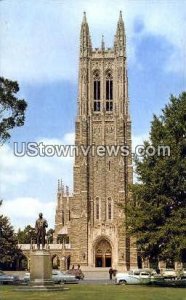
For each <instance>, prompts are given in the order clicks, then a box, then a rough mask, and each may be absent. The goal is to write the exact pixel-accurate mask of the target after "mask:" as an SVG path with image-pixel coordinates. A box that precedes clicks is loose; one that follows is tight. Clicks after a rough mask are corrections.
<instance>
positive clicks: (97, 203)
mask: <svg viewBox="0 0 186 300" xmlns="http://www.w3.org/2000/svg"><path fill="white" fill-rule="evenodd" d="M96 219H97V220H99V198H98V197H97V198H96Z"/></svg>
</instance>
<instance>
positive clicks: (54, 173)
mask: <svg viewBox="0 0 186 300" xmlns="http://www.w3.org/2000/svg"><path fill="white" fill-rule="evenodd" d="M37 142H38V143H41V142H43V144H44V145H45V146H46V145H66V144H67V145H73V144H74V133H71V132H69V133H66V134H65V135H64V136H63V138H62V139H61V140H60V139H56V138H53V139H48V138H40V139H39V140H38V141H37ZM73 161H74V158H73V157H69V156H67V157H57V156H54V157H40V156H37V157H29V156H27V155H26V156H23V157H16V156H15V155H14V153H13V148H12V147H11V145H3V146H2V147H1V148H0V166H1V169H0V199H3V206H2V207H1V209H2V211H3V213H4V214H5V215H7V216H8V217H10V220H11V222H12V224H13V225H14V226H15V227H16V228H18V227H24V226H26V225H27V224H33V222H34V220H35V218H36V217H37V215H38V213H39V212H40V211H42V212H43V213H44V215H45V217H46V218H47V219H48V220H49V223H50V227H51V226H54V217H55V206H56V187H57V179H58V178H63V182H64V184H65V185H66V184H68V185H70V187H71V188H72V168H73Z"/></svg>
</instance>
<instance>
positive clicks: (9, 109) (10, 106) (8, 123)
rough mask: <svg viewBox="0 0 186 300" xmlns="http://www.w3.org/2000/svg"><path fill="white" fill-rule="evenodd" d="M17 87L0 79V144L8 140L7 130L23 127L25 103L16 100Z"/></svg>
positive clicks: (14, 82) (12, 82)
mask: <svg viewBox="0 0 186 300" xmlns="http://www.w3.org/2000/svg"><path fill="white" fill-rule="evenodd" d="M18 92H19V85H18V83H17V82H16V81H11V80H8V79H5V78H3V77H0V142H1V143H4V142H5V141H6V140H7V139H9V138H10V133H9V130H11V129H12V128H14V127H16V126H23V125H24V120H25V110H26V107H27V103H26V102H25V100H23V99H18V98H16V96H15V94H16V93H18Z"/></svg>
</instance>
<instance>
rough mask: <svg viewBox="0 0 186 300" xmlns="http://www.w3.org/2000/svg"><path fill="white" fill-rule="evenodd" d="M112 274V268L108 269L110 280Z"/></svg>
mask: <svg viewBox="0 0 186 300" xmlns="http://www.w3.org/2000/svg"><path fill="white" fill-rule="evenodd" d="M112 274H113V269H112V267H111V268H110V269H109V277H110V280H112Z"/></svg>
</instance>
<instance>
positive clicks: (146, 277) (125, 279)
mask: <svg viewBox="0 0 186 300" xmlns="http://www.w3.org/2000/svg"><path fill="white" fill-rule="evenodd" d="M154 274H155V272H152V271H150V270H149V271H148V270H147V271H146V270H142V269H141V270H132V271H129V272H126V273H117V274H116V277H115V283H116V284H147V283H150V282H151V277H152V275H154Z"/></svg>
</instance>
